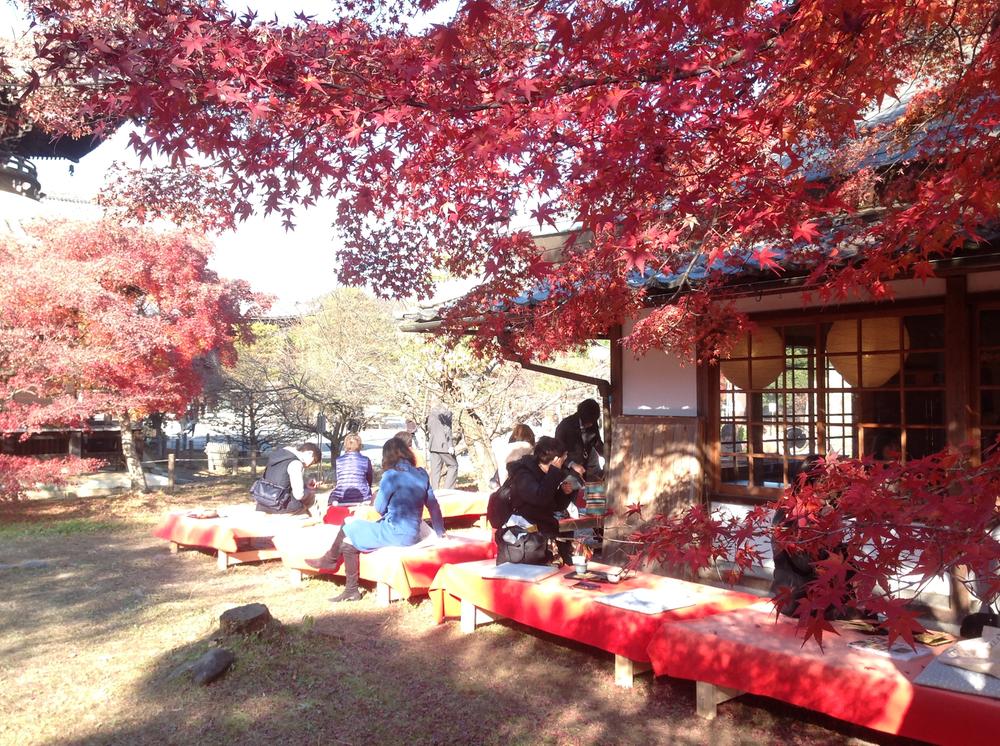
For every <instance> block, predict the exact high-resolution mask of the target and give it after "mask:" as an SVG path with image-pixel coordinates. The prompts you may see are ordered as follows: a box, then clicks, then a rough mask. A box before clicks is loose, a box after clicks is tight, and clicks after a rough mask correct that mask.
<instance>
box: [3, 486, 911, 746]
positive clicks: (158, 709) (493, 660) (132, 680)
mask: <svg viewBox="0 0 1000 746" xmlns="http://www.w3.org/2000/svg"><path fill="white" fill-rule="evenodd" d="M244 493H245V487H243V486H239V485H236V484H231V483H230V484H221V485H216V486H214V487H212V488H206V487H204V486H201V487H197V488H190V489H187V490H181V491H180V492H179V493H178V494H175V495H165V494H161V493H156V494H152V495H147V496H141V497H138V496H122V497H114V498H93V499H75V500H46V501H35V502H27V503H20V504H15V505H0V712H3V717H2V719H0V743H3V744H56V743H58V744H105V743H107V744H136V743H157V744H160V743H170V744H192V743H197V744H233V743H239V744H268V745H269V746H273V744H313V743H315V744H321V743H322V744H330V743H333V744H373V743H375V744H378V743H408V744H465V743H476V744H479V743H482V744H490V743H504V744H519V743H524V744H529V743H530V744H577V743H581V744H582V743H586V744H598V743H622V744H629V743H634V744H652V743H680V744H688V743H690V744H703V743H710V744H744V743H746V744H751V743H752V744H779V743H780V744H843V743H858V742H867V741H870V740H871V741H875V742H879V743H902V741H899V740H898V739H888V738H885V737H881V736H879V735H878V734H874V733H872V732H871V731H865V730H862V729H856V728H853V727H851V726H847V725H844V724H842V723H839V722H836V721H834V720H831V719H829V718H825V717H822V716H818V715H815V714H813V713H809V712H806V711H803V710H799V709H796V708H791V707H787V706H784V705H781V704H779V703H775V702H770V701H768V700H764V699H760V698H754V697H741V698H739V699H738V700H735V701H732V702H730V703H727V704H725V705H722V706H721V707H720V716H719V717H718V718H717V719H716V720H715V721H712V722H706V721H703V720H701V719H699V718H697V717H696V716H695V715H694V685H693V683H691V682H687V681H679V680H672V679H658V680H655V681H654V680H653V679H652V678H651V677H650V676H649V675H645V676H643V677H640V678H639V679H638V680H637V686H636V687H635V688H634V689H633V690H631V691H626V690H622V689H619V688H616V687H615V686H614V685H613V680H612V679H613V677H612V664H611V656H609V655H607V654H604V653H602V652H600V651H597V650H594V649H592V648H586V647H583V646H574V645H570V644H567V643H565V642H564V641H561V640H558V639H556V638H552V637H549V636H546V635H541V634H538V633H535V632H533V631H531V630H528V629H526V628H522V627H520V626H518V625H513V624H506V623H505V624H494V625H489V626H487V627H484V628H482V629H481V630H478V631H477V632H476V633H475V634H473V635H470V636H464V635H461V634H460V633H459V630H458V624H457V623H448V624H445V625H441V626H436V625H435V624H434V620H433V614H432V610H431V608H430V604H429V603H428V602H427V601H426V600H425V601H424V602H422V603H409V602H399V603H395V604H393V605H392V606H391V607H390V608H388V609H384V608H379V607H376V606H375V605H374V603H373V600H372V599H371V598H370V597H366V599H365V600H364V601H362V602H360V603H356V604H351V605H349V606H347V607H345V608H335V607H334V606H333V605H332V604H330V603H329V601H328V599H329V598H330V597H331V596H333V595H335V594H336V593H337V592H339V585H338V584H337V583H335V582H333V581H327V580H312V581H310V582H308V583H306V584H305V585H304V586H303V587H301V588H298V589H296V588H293V587H291V586H290V585H289V584H288V582H287V579H286V574H285V573H284V572H283V571H282V569H281V566H280V563H277V562H271V563H262V564H257V565H241V566H237V567H235V568H232V569H230V570H229V571H228V572H227V573H220V572H219V571H217V570H216V568H215V562H214V560H213V559H212V558H211V557H209V556H207V555H205V554H202V553H199V552H194V551H188V552H182V553H180V554H178V555H176V556H171V555H170V554H169V553H168V549H167V545H166V542H163V541H161V540H158V539H155V538H153V537H152V536H151V533H150V532H151V530H152V528H153V526H154V525H155V523H156V522H157V520H158V519H159V518H160V516H161V515H162V514H163V513H164V512H165V511H167V510H168V509H171V508H175V507H189V506H195V505H204V506H211V505H220V504H226V503H231V502H235V501H238V500H240V499H242V497H241V496H242V495H243V494H244ZM29 560H40V561H41V562H36V563H30V562H29V563H28V564H27V565H24V564H22V563H25V562H26V561H29ZM251 602H263V603H265V604H267V605H268V607H269V608H270V610H271V613H272V614H273V615H274V616H275V617H276V618H277V619H279V620H281V622H283V624H284V631H283V633H282V634H281V635H279V636H278V637H276V638H275V639H271V640H258V639H245V640H240V639H237V640H232V639H230V640H227V641H226V645H227V646H229V647H231V648H232V649H233V650H234V652H235V653H236V656H237V660H236V663H235V664H234V666H233V668H232V669H231V670H230V671H229V673H228V674H227V675H226V676H225V677H224V678H222V679H221V680H219V681H217V682H216V683H214V684H212V685H210V686H208V687H200V686H195V685H193V684H192V683H191V682H190V681H188V680H186V679H185V678H183V677H179V676H176V675H174V676H172V675H171V674H172V673H173V672H175V671H176V670H177V669H178V667H179V666H181V665H182V664H183V663H184V662H185V661H189V660H191V659H193V658H195V657H197V656H198V655H200V654H201V653H203V652H204V651H205V650H207V649H208V648H209V647H210V646H211V645H213V644H217V643H216V641H215V640H214V639H213V638H215V637H216V636H217V634H218V617H219V615H220V614H221V613H222V612H223V611H225V610H226V609H228V608H230V607H232V606H236V605H239V604H245V603H251Z"/></svg>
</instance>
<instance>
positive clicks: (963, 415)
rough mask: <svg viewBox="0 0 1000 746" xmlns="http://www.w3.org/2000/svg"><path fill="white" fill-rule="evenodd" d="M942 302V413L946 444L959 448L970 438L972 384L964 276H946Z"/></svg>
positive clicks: (966, 294)
mask: <svg viewBox="0 0 1000 746" xmlns="http://www.w3.org/2000/svg"><path fill="white" fill-rule="evenodd" d="M945 282H946V283H947V285H946V287H947V290H946V294H945V299H944V340H945V342H944V344H945V359H946V360H948V361H949V365H948V366H947V369H946V374H945V382H944V385H945V389H944V411H945V427H946V428H947V429H948V436H947V437H948V445H950V446H956V447H958V446H962V445H965V444H966V443H967V442H968V441H969V436H970V425H971V421H970V417H969V409H970V404H971V401H970V391H971V381H972V375H971V374H972V370H971V368H972V362H973V360H972V358H973V356H972V354H971V327H972V321H971V317H970V315H969V299H968V291H967V285H966V278H965V275H955V276H952V277H948V278H947V279H946V280H945Z"/></svg>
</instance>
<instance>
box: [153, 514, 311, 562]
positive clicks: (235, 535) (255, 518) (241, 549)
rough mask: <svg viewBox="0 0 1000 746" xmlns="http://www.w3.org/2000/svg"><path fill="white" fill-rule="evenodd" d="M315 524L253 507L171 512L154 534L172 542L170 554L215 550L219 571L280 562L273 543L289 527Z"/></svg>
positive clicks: (305, 518)
mask: <svg viewBox="0 0 1000 746" xmlns="http://www.w3.org/2000/svg"><path fill="white" fill-rule="evenodd" d="M310 523H315V520H314V519H311V518H309V517H308V516H287V515H268V514H267V513H261V512H259V511H257V510H256V509H255V505H254V504H253V503H250V504H243V505H225V506H221V507H219V508H215V509H194V510H178V511H172V512H170V513H168V514H167V515H166V517H165V518H164V519H163V520H162V521H161V522H160V524H159V525H158V526H157V527H156V528H155V529H154V530H153V536H156V537H158V538H160V539H166V540H167V541H169V542H170V551H171V553H176V552H177V551H178V550H179V549H181V548H193V549H207V550H215V552H216V553H217V562H218V567H219V569H220V570H225V569H227V568H228V567H229V566H230V565H235V564H239V563H241V562H256V561H259V560H268V559H277V558H278V552H277V551H276V550H275V548H274V545H273V544H272V542H271V540H272V538H273V537H274V534H275V533H276V532H278V531H281V530H283V529H286V528H288V527H289V526H303V525H309V524H310Z"/></svg>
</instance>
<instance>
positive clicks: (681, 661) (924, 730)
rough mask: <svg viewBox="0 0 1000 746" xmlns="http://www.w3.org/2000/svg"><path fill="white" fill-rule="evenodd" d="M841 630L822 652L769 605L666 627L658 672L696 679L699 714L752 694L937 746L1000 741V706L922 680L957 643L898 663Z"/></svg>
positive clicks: (656, 644) (653, 645) (658, 640)
mask: <svg viewBox="0 0 1000 746" xmlns="http://www.w3.org/2000/svg"><path fill="white" fill-rule="evenodd" d="M834 625H835V626H836V625H837V623H836V622H834ZM839 632H840V635H835V634H830V633H828V634H825V635H824V636H823V647H822V649H821V648H820V647H819V645H817V644H816V642H815V641H814V640H812V641H809V642H807V643H805V644H804V645H803V642H802V634H801V633H800V632H798V630H797V622H796V620H790V619H787V618H784V617H780V618H778V619H777V620H776V619H775V614H774V611H773V609H772V608H771V605H770V603H769V602H768V603H767V604H766V605H765V604H761V605H756V606H753V607H749V608H745V609H740V610H737V611H733V612H730V613H726V614H718V615H716V616H712V617H709V618H705V619H694V620H688V621H674V622H668V623H665V624H663V626H662V627H661V628H660V630H658V631H657V633H656V634H655V635H654V637H653V639H652V640H651V641H650V644H649V650H648V652H649V658H650V660H651V661H652V664H653V670H654V672H655V673H656V675H658V676H660V675H666V676H673V677H677V678H683V679H692V680H694V681H695V682H696V704H697V711H698V714H699V715H701V716H702V717H704V718H709V719H711V718H713V717H715V714H716V710H717V708H718V705H720V704H722V703H723V702H726V701H728V700H730V699H732V698H733V697H737V696H739V695H740V694H742V693H745V692H749V693H752V694H758V695H762V696H766V697H771V698H773V699H778V700H781V701H783V702H789V703H791V704H794V705H798V706H800V707H805V708H807V709H810V710H815V711H818V712H823V713H825V714H827V715H830V716H832V717H835V718H839V719H841V720H845V721H847V722H851V723H855V724H857V725H861V726H864V727H867V728H872V729H874V730H877V731H881V732H883V733H891V734H894V735H900V736H906V737H909V738H917V739H920V740H922V741H930V742H932V743H940V744H972V743H985V742H987V741H988V740H990V739H991V738H992V737H990V736H988V735H987V734H989V733H997V732H1000V700H995V699H990V698H987V697H978V696H974V695H970V694H960V693H958V692H952V691H948V690H946V689H936V688H933V687H927V686H921V685H919V684H916V683H914V679H915V678H916V677H917V676H918V675H919V673H920V672H921V671H922V670H923V669H924V668H925V667H926V666H927V664H928V663H929V662H930V661H931V660H932V659H933V655H935V654H940V653H941V652H943V650H944V649H946V648H947V646H940V647H936V648H931V649H930V651H931V654H930V655H926V656H923V657H919V658H913V659H910V660H897V659H892V658H888V657H883V656H880V655H876V654H873V653H869V652H865V651H862V650H857V649H856V648H853V647H851V646H850V645H849V643H850V642H851V641H853V640H858V639H861V638H863V637H864V635H862V634H860V633H858V632H855V631H853V630H849V629H840V630H839Z"/></svg>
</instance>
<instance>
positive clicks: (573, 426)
mask: <svg viewBox="0 0 1000 746" xmlns="http://www.w3.org/2000/svg"><path fill="white" fill-rule="evenodd" d="M600 419H601V405H600V404H598V403H597V402H596V401H594V400H593V399H584V400H583V401H582V402H580V403H579V404H578V405H577V407H576V414H571V415H570V416H569V417H567V418H565V419H564V420H563V421H562V422H560V423H559V424H558V425H557V426H556V438H558V439H559V440H560V441H561V442H562V444H563V445H565V446H566V453H567V456H566V464H567V466H568V468H573V467H574V466H580V467H581V469H574V470H575V471H578V472H579V471H581V470H582V472H583V475H584V478H585V479H586V480H587V481H588V482H596V481H599V480H601V479H603V478H604V471H603V470H602V469H601V462H600V461H599V460H598V456H604V441H603V440H602V439H601V428H600V427H599V426H598V421H599V420H600Z"/></svg>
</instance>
